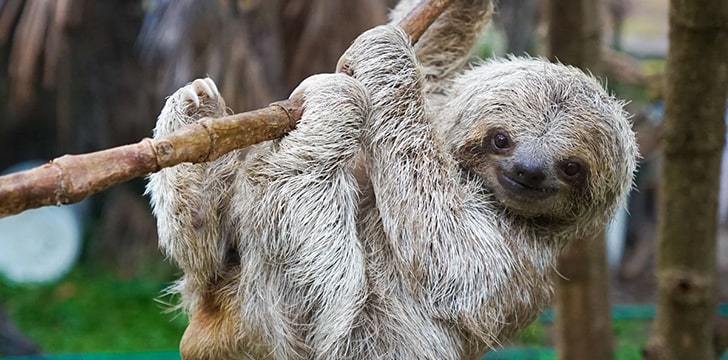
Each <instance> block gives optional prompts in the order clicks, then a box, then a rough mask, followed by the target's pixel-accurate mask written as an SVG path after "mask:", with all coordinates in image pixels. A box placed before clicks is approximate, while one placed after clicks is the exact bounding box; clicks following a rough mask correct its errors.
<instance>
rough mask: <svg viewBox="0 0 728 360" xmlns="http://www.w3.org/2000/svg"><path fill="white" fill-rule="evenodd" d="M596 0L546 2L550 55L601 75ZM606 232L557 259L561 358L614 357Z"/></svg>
mask: <svg viewBox="0 0 728 360" xmlns="http://www.w3.org/2000/svg"><path fill="white" fill-rule="evenodd" d="M599 11H600V5H599V1H598V0H579V1H560V0H550V1H549V2H548V3H547V11H546V13H547V21H548V44H547V49H548V57H549V58H550V59H551V60H552V61H555V60H558V61H560V62H562V63H564V64H569V65H574V66H578V67H580V68H582V69H584V70H590V71H592V72H594V73H599V69H597V68H596V67H597V65H598V63H599V59H600V53H601V51H600V50H601V24H600V19H601V16H600V13H599ZM605 252H606V250H605V243H604V234H603V233H602V234H600V235H599V236H596V237H595V238H593V239H575V241H574V244H573V245H572V246H571V247H570V248H569V249H568V250H567V251H566V252H565V253H564V254H562V256H561V258H560V259H559V264H558V270H559V272H560V274H561V275H562V276H563V277H559V278H558V279H557V284H556V297H555V304H554V305H555V311H556V330H557V331H556V349H557V352H558V354H559V359H565V360H570V359H575V360H582V359H592V360H602V359H604V360H609V359H612V329H611V322H610V313H609V271H608V268H607V262H606V255H605Z"/></svg>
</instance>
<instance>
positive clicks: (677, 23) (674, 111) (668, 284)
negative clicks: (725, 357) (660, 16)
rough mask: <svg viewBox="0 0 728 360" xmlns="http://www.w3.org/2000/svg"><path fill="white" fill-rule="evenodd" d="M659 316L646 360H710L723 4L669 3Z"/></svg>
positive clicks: (724, 52)
mask: <svg viewBox="0 0 728 360" xmlns="http://www.w3.org/2000/svg"><path fill="white" fill-rule="evenodd" d="M669 41H670V48H669V50H668V54H667V65H666V66H667V68H666V83H665V123H664V128H663V144H662V145H663V152H664V159H665V160H664V165H663V168H662V176H661V179H662V182H661V187H660V200H659V215H658V237H657V270H656V273H657V284H658V285H657V287H658V290H657V291H658V300H657V316H656V319H655V326H654V330H653V334H652V338H651V339H650V341H649V344H648V346H647V348H646V349H645V350H646V351H645V353H646V356H647V358H649V359H715V358H716V351H715V348H714V346H713V331H714V327H715V321H716V309H715V305H716V227H717V201H718V180H719V172H720V162H721V151H722V149H723V146H724V143H725V122H724V114H725V107H726V90H727V89H728V2H727V1H725V0H713V1H688V0H671V1H670V35H669Z"/></svg>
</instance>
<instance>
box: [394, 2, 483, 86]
mask: <svg viewBox="0 0 728 360" xmlns="http://www.w3.org/2000/svg"><path fill="white" fill-rule="evenodd" d="M419 2H420V1H419V0H402V1H400V2H399V3H398V4H397V6H396V7H395V8H394V9H393V10H392V12H391V13H390V18H391V21H390V24H398V23H399V22H400V21H401V20H402V19H404V17H405V16H406V15H407V14H408V13H409V11H410V10H412V8H414V7H415V5H417V4H418V3H419ZM492 14H493V4H492V1H491V0H455V1H454V2H453V4H452V5H450V6H449V7H448V8H447V9H446V10H445V12H443V13H442V15H440V16H439V17H438V18H437V20H435V22H434V23H433V24H432V25H430V26H429V27H428V28H427V31H425V33H424V34H423V35H422V37H421V38H420V40H419V41H418V42H417V44H415V46H414V48H415V53H416V54H417V59H418V60H419V62H420V65H421V67H422V71H423V74H424V75H425V76H426V77H427V80H428V84H427V85H428V86H434V87H435V88H437V86H438V84H440V83H441V82H442V81H445V80H448V79H450V78H451V77H452V76H453V75H455V74H456V73H457V72H458V71H459V70H461V69H462V68H463V66H464V65H465V64H466V63H467V61H468V54H469V52H470V49H472V48H473V46H474V45H475V43H476V41H477V40H478V36H479V35H480V31H481V30H482V29H483V27H484V26H485V25H486V24H487V23H488V21H489V20H490V18H491V16H492Z"/></svg>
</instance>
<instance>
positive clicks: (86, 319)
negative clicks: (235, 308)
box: [0, 269, 187, 354]
mask: <svg viewBox="0 0 728 360" xmlns="http://www.w3.org/2000/svg"><path fill="white" fill-rule="evenodd" d="M163 287H164V286H163V285H160V284H159V283H158V282H154V281H145V280H132V281H120V280H117V279H114V278H112V277H111V276H109V275H106V274H99V273H92V272H90V271H88V272H84V271H82V270H80V269H76V270H74V271H73V272H72V273H71V274H70V275H69V276H68V277H67V278H66V279H65V280H63V281H62V282H60V283H59V284H56V285H46V286H41V285H35V286H17V285H7V284H3V285H0V303H1V304H2V306H3V307H4V308H5V309H6V310H7V311H8V313H9V314H10V317H11V318H12V319H13V320H14V321H15V323H16V324H17V325H18V327H19V328H20V329H21V330H22V331H23V332H24V333H25V334H26V335H27V336H28V337H30V338H31V339H32V340H33V341H34V342H36V343H37V344H38V345H39V346H40V347H41V348H42V349H43V351H44V352H46V353H51V354H52V353H86V352H108V351H112V352H127V351H152V350H170V349H171V350H173V349H176V348H177V345H178V343H179V339H180V337H181V335H182V332H183V331H184V328H185V324H186V321H187V320H186V319H185V318H184V316H180V315H177V316H175V314H169V313H165V309H166V308H167V306H165V305H162V304H160V303H159V302H158V301H156V300H155V299H156V298H158V297H159V294H160V291H161V290H162V289H163Z"/></svg>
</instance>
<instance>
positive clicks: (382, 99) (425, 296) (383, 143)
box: [343, 26, 514, 336]
mask: <svg viewBox="0 0 728 360" xmlns="http://www.w3.org/2000/svg"><path fill="white" fill-rule="evenodd" d="M343 59H344V62H345V68H346V67H348V69H350V71H351V72H352V75H353V76H354V77H355V78H356V79H358V80H359V81H360V82H361V83H362V84H363V85H364V87H365V88H366V89H367V91H368V92H369V95H370V101H371V112H370V118H369V120H368V122H367V123H366V124H365V125H364V134H363V138H362V145H363V147H364V151H365V155H366V158H367V161H368V164H369V173H370V178H371V183H372V189H373V192H374V197H375V202H376V211H378V213H379V221H380V222H381V226H382V228H383V231H384V233H385V234H386V240H385V241H387V242H388V247H389V248H390V249H391V251H392V253H393V256H394V261H395V262H396V265H395V266H397V267H398V268H399V272H400V274H401V277H402V278H403V279H404V280H403V281H404V282H405V286H408V287H409V288H410V289H411V293H412V294H414V296H418V297H421V300H422V301H419V303H420V304H422V305H423V306H425V310H426V311H427V312H429V313H430V314H431V316H433V317H435V318H440V319H443V320H447V321H454V322H457V323H459V324H466V326H467V327H468V328H470V329H471V330H472V331H474V332H479V333H480V334H481V335H482V336H487V334H492V333H496V332H497V331H496V330H488V329H484V328H483V327H484V326H491V325H493V326H498V325H497V324H494V322H493V321H492V320H493V319H486V317H488V316H489V314H487V313H485V312H483V309H485V308H487V307H490V308H491V309H494V308H497V306H498V304H494V303H493V302H494V301H495V302H498V303H500V301H499V300H498V299H497V298H494V297H493V294H495V293H496V292H497V291H496V290H497V289H498V288H500V287H502V286H506V285H505V284H507V281H508V277H509V276H512V274H513V271H514V268H513V265H512V262H510V261H508V260H509V257H510V256H511V255H510V250H509V248H508V245H507V244H506V242H504V241H501V240H502V239H501V238H500V235H499V232H498V230H497V229H496V225H495V220H494V217H493V214H492V212H490V211H489V210H488V208H487V201H485V199H483V198H480V197H479V196H481V195H479V192H478V191H477V190H478V189H477V188H476V186H474V184H469V183H467V182H466V183H463V182H461V181H460V176H459V174H458V168H457V166H456V161H455V159H453V158H452V156H451V155H450V154H449V153H448V152H447V151H446V149H445V148H444V144H441V143H440V142H439V140H438V139H437V138H436V136H435V132H434V130H433V128H432V126H431V124H430V123H429V121H428V119H427V118H426V109H425V108H426V104H425V97H424V90H423V83H424V79H423V75H422V74H421V72H420V71H419V68H418V67H417V65H416V60H415V55H414V51H413V49H412V47H411V46H410V45H409V42H408V39H407V36H406V34H404V32H402V31H401V29H399V28H397V27H394V26H380V27H377V28H374V29H372V30H370V31H368V32H366V33H364V34H363V35H362V36H360V38H359V39H357V40H356V41H355V42H354V44H353V45H352V47H351V48H349V50H347V52H346V53H345V54H344V58H343ZM486 304H490V305H487V306H486ZM496 310H497V309H496ZM489 324H491V325H489Z"/></svg>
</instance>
